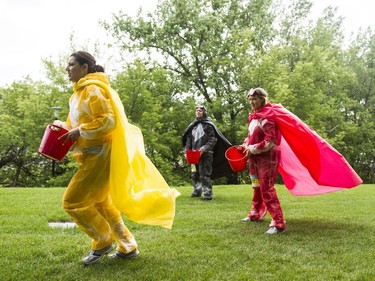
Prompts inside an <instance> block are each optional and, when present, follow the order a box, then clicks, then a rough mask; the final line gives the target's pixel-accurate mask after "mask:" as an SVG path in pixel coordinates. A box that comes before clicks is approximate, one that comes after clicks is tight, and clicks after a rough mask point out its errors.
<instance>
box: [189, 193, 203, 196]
mask: <svg viewBox="0 0 375 281" xmlns="http://www.w3.org/2000/svg"><path fill="white" fill-rule="evenodd" d="M191 197H201V194H199V193H192V194H191Z"/></svg>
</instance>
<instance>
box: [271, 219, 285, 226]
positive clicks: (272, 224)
mask: <svg viewBox="0 0 375 281" xmlns="http://www.w3.org/2000/svg"><path fill="white" fill-rule="evenodd" d="M275 224H276V222H275V221H274V220H271V223H270V225H269V227H272V226H275ZM284 224H286V221H285V220H284Z"/></svg>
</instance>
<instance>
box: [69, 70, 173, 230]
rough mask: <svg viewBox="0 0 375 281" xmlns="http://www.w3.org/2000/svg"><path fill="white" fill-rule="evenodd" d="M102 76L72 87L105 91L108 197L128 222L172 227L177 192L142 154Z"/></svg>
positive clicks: (137, 135)
mask: <svg viewBox="0 0 375 281" xmlns="http://www.w3.org/2000/svg"><path fill="white" fill-rule="evenodd" d="M103 76H105V75H104V74H103V73H91V74H89V75H87V76H85V77H84V78H82V79H80V81H78V83H77V84H76V85H75V88H81V87H84V86H87V85H89V84H94V85H97V86H99V87H101V88H103V89H104V90H105V91H106V92H108V96H109V98H110V100H111V105H112V107H113V110H114V113H115V116H116V127H115V129H114V131H113V132H112V149H111V171H110V194H111V197H112V200H113V203H114V204H115V206H116V207H117V208H118V209H119V210H120V211H121V212H122V213H123V214H124V215H125V216H126V217H128V218H129V219H130V220H132V221H134V222H137V223H142V224H148V225H158V226H162V227H165V228H169V229H171V228H172V224H173V219H174V216H175V201H176V197H178V196H179V195H180V193H179V192H178V191H177V190H176V189H174V188H169V186H168V184H167V183H166V181H165V180H164V178H163V176H162V175H161V174H160V173H159V171H158V170H157V169H156V167H155V166H154V165H153V163H152V162H151V161H150V159H149V158H148V157H147V156H146V155H145V150H144V143H143V136H142V132H141V130H140V129H139V128H138V127H136V126H134V125H132V124H130V123H129V122H128V120H127V117H126V115H125V111H124V106H123V104H122V103H121V100H120V98H119V96H118V94H117V92H116V91H115V90H113V89H112V88H111V87H110V86H109V83H108V81H107V79H106V78H105V79H103V78H104V77H103Z"/></svg>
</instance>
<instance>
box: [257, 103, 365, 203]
mask: <svg viewBox="0 0 375 281" xmlns="http://www.w3.org/2000/svg"><path fill="white" fill-rule="evenodd" d="M255 114H259V115H260V116H262V115H263V114H265V115H264V117H266V116H267V118H269V117H270V116H272V117H271V119H274V120H273V121H275V122H276V124H277V126H278V128H279V129H280V132H281V135H282V138H281V143H280V150H281V157H280V162H279V166H278V171H279V173H280V174H281V176H282V178H283V180H284V184H285V186H286V187H287V188H288V190H289V191H290V192H291V193H292V194H293V195H297V196H310V195H317V194H324V193H329V192H334V191H338V190H341V189H343V188H353V187H356V186H358V185H360V184H361V183H362V180H361V178H360V177H359V176H358V174H357V173H356V172H355V171H354V170H353V168H352V167H351V166H350V165H349V163H348V162H347V161H346V159H345V158H344V157H343V156H342V155H341V154H340V153H339V152H338V151H337V150H336V149H335V148H333V147H332V146H331V145H330V144H329V143H328V142H326V141H325V140H324V139H323V138H322V137H321V136H319V135H318V134H317V133H316V132H315V131H314V130H312V129H311V128H310V127H308V126H307V125H306V124H305V123H303V122H302V121H301V120H300V119H299V118H298V117H297V116H296V115H294V114H293V113H291V112H290V111H288V110H287V109H285V108H284V107H283V106H282V105H281V104H274V105H271V104H270V103H268V104H267V105H266V106H265V107H263V108H262V109H261V110H260V112H257V113H255Z"/></svg>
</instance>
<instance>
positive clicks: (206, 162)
mask: <svg viewBox="0 0 375 281" xmlns="http://www.w3.org/2000/svg"><path fill="white" fill-rule="evenodd" d="M212 159H213V153H212V152H205V153H203V154H202V155H201V158H200V160H199V164H196V171H195V172H193V173H192V179H193V186H194V190H193V195H195V196H198V195H201V194H202V193H203V196H204V198H205V199H209V198H212V195H213V193H212V182H211V173H212Z"/></svg>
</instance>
